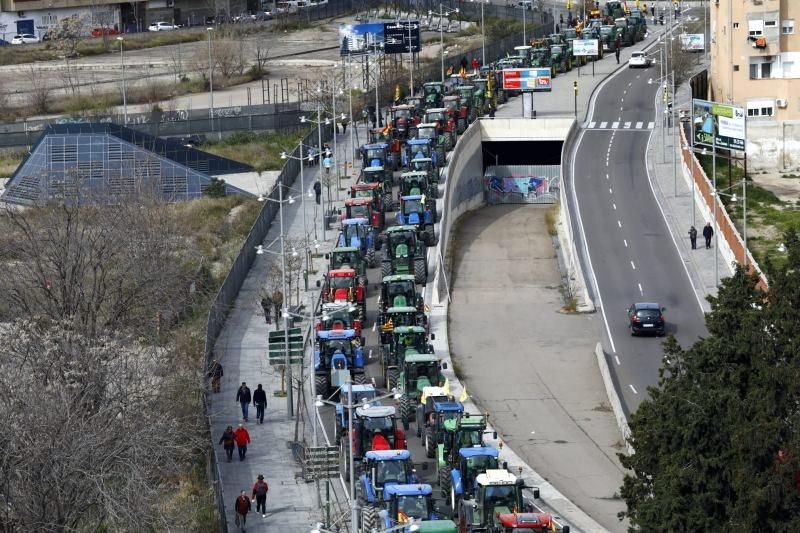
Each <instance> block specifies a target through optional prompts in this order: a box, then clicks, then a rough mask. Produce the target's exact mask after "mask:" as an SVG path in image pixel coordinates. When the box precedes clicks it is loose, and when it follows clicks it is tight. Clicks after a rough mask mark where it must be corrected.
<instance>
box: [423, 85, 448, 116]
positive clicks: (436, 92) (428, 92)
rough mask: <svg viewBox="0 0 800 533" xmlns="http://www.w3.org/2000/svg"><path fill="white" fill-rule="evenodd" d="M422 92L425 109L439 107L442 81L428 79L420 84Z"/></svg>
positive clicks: (441, 95)
mask: <svg viewBox="0 0 800 533" xmlns="http://www.w3.org/2000/svg"><path fill="white" fill-rule="evenodd" d="M422 94H423V98H424V99H425V100H424V101H425V103H424V104H423V105H424V106H425V109H430V108H432V107H441V106H442V98H444V83H441V82H438V81H430V82H428V83H426V84H424V85H423V86H422Z"/></svg>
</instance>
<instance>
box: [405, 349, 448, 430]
mask: <svg viewBox="0 0 800 533" xmlns="http://www.w3.org/2000/svg"><path fill="white" fill-rule="evenodd" d="M442 368H447V363H439V360H438V359H437V358H436V356H435V355H434V354H433V353H406V355H405V357H404V358H403V364H402V367H401V370H402V371H401V373H400V379H399V382H398V390H399V391H401V393H402V394H403V396H402V397H401V398H400V414H401V417H402V419H403V427H408V426H407V424H408V423H409V422H411V419H412V418H413V416H414V415H413V409H412V406H413V405H414V404H416V403H417V401H419V398H420V397H421V396H422V391H423V389H425V388H426V387H430V386H439V385H441V384H443V383H444V376H443V375H442Z"/></svg>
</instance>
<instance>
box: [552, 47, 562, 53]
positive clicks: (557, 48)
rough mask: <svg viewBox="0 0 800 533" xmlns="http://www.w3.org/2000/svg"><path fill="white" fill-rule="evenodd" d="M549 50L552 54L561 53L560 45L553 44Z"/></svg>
mask: <svg viewBox="0 0 800 533" xmlns="http://www.w3.org/2000/svg"><path fill="white" fill-rule="evenodd" d="M550 50H551V51H552V52H553V53H554V54H560V53H562V49H561V46H560V45H556V46H553V47H552V48H551V49H550Z"/></svg>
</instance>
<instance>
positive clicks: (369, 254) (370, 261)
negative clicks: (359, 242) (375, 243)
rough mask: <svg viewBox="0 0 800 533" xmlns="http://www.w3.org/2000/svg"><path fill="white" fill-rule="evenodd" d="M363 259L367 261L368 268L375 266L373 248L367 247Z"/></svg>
mask: <svg viewBox="0 0 800 533" xmlns="http://www.w3.org/2000/svg"><path fill="white" fill-rule="evenodd" d="M365 259H366V261H367V266H368V267H369V268H375V249H374V248H369V249H368V250H367V254H366V257H365Z"/></svg>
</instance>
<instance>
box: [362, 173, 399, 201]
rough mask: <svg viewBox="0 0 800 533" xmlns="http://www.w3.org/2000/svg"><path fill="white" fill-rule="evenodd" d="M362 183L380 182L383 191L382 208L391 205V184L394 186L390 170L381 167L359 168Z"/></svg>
mask: <svg viewBox="0 0 800 533" xmlns="http://www.w3.org/2000/svg"><path fill="white" fill-rule="evenodd" d="M359 181H361V182H363V183H380V184H381V185H382V192H383V209H389V208H390V207H391V205H392V186H394V176H393V173H392V172H391V171H387V170H386V169H384V168H383V167H364V168H362V169H361V179H360V180H359Z"/></svg>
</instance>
